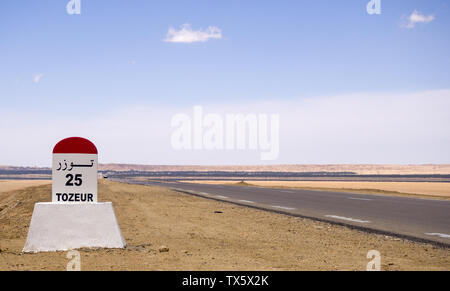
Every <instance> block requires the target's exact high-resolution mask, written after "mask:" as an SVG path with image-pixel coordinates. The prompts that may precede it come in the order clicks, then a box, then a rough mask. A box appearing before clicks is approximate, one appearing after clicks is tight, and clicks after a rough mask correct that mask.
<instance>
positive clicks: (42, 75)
mask: <svg viewBox="0 0 450 291" xmlns="http://www.w3.org/2000/svg"><path fill="white" fill-rule="evenodd" d="M42 77H44V74H33V82H35V83H36V84H37V83H39V81H40V80H41V79H42Z"/></svg>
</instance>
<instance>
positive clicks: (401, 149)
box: [0, 89, 450, 165]
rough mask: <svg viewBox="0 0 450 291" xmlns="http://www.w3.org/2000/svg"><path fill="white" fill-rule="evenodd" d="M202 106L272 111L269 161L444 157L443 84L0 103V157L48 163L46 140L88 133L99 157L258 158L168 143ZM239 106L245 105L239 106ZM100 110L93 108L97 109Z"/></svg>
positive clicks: (446, 98) (144, 160)
mask: <svg viewBox="0 0 450 291" xmlns="http://www.w3.org/2000/svg"><path fill="white" fill-rule="evenodd" d="M193 105H202V106H203V108H204V114H205V115H206V114H209V113H217V114H220V115H221V116H224V115H225V114H227V113H232V114H236V113H242V114H249V113H255V114H260V113H261V114H270V113H278V114H279V116H280V151H279V157H278V159H277V160H274V161H271V162H270V163H272V164H284V163H286V164H293V163H304V164H316V163H319V164H324V163H329V164H334V163H337V164H339V163H351V164H360V163H379V164H384V163H393V164H409V163H411V164H425V163H450V152H449V150H448V149H449V148H450V129H449V126H448V125H449V124H450V114H448V112H449V110H450V89H449V90H439V91H426V92H415V93H403V94H398V93H395V94H389V93H359V94H345V95H338V96H323V97H314V98H298V99H296V100H290V101H288V100H272V101H255V100H254V101H247V102H239V101H224V102H222V103H218V102H205V103H200V104H192V106H180V105H176V104H174V105H164V106H162V105H158V106H157V105H149V104H140V105H139V106H138V105H136V106H135V107H126V106H124V107H123V108H117V109H116V110H108V111H103V112H102V114H99V115H95V116H94V115H92V116H88V115H86V116H76V117H75V116H66V115H64V110H56V109H53V111H52V113H53V114H49V113H48V112H43V111H42V112H40V111H38V110H36V109H30V110H29V112H26V111H25V110H23V111H18V110H11V109H8V108H4V107H0V116H2V118H1V119H0V132H1V133H2V139H3V140H5V141H7V142H1V143H0V165H5V164H9V165H50V161H51V150H52V147H53V146H54V145H55V144H56V143H57V142H58V141H59V140H61V139H63V138H65V137H68V136H84V137H86V138H89V139H91V140H92V141H93V142H94V143H95V144H96V145H97V147H98V149H99V152H100V156H99V159H100V162H102V163H109V162H121V163H138V164H216V165H217V164H261V160H260V151H258V150H257V151H254V150H253V151H251V150H244V151H237V150H236V151H235V150H227V151H225V150H222V151H221V150H212V151H207V150H197V151H195V150H192V151H176V150H174V149H173V148H172V146H171V134H172V132H173V128H171V118H172V116H173V115H174V114H177V113H185V114H187V115H189V116H193ZM244 108H246V109H244ZM100 111H101V110H100Z"/></svg>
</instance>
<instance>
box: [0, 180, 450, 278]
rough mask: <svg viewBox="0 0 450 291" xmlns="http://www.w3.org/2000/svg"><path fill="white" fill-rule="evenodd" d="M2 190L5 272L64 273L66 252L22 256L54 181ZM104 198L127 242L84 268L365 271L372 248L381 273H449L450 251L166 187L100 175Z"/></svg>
mask: <svg viewBox="0 0 450 291" xmlns="http://www.w3.org/2000/svg"><path fill="white" fill-rule="evenodd" d="M0 187H1V184H0ZM4 193H7V197H6V198H7V199H6V200H4V202H5V203H3V202H0V205H1V207H3V208H2V210H1V211H0V270H65V268H66V265H67V263H68V259H66V253H65V252H56V253H38V254H22V253H21V250H22V248H23V246H24V244H25V240H26V236H27V232H28V225H29V223H30V219H31V214H32V210H33V206H34V203H36V202H39V201H50V200H51V186H50V185H44V186H39V187H31V188H26V189H22V190H15V191H9V192H4ZM5 195H6V194H5ZM99 197H100V199H101V200H103V201H112V202H113V205H114V208H115V211H116V215H117V218H118V220H119V223H120V226H121V229H122V232H123V235H124V237H125V239H126V241H127V243H128V247H127V248H126V249H124V250H112V249H108V250H107V249H104V250H81V258H82V262H81V263H82V269H83V270H365V268H366V265H367V263H368V259H367V258H366V255H367V252H368V251H369V250H373V249H374V250H378V251H380V253H381V255H382V269H383V270H450V250H449V249H441V248H437V247H434V246H431V245H427V244H419V243H413V242H409V241H404V240H400V239H395V238H391V237H385V236H382V235H373V234H367V233H363V232H360V231H355V230H350V229H347V228H345V227H341V226H334V225H330V224H327V223H319V222H314V221H311V220H307V219H301V218H295V217H289V216H285V215H280V214H275V213H271V212H266V211H261V210H256V209H250V208H245V207H240V206H236V205H231V204H226V203H223V202H218V201H212V200H207V199H204V198H199V197H194V196H189V195H186V194H181V193H176V192H173V191H170V190H168V189H165V188H158V187H150V186H140V185H126V184H121V183H116V182H111V181H105V180H102V181H100V184H99ZM5 206H6V207H5ZM163 245H164V246H167V247H168V248H169V251H168V252H159V248H160V247H161V246H163Z"/></svg>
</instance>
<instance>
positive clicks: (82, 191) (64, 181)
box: [52, 137, 98, 203]
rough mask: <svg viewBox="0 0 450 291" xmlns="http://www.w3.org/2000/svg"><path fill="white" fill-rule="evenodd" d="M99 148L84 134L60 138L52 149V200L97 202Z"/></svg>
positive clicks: (61, 201) (60, 201)
mask: <svg viewBox="0 0 450 291" xmlns="http://www.w3.org/2000/svg"><path fill="white" fill-rule="evenodd" d="M97 165H98V152H97V148H96V147H95V145H94V144H93V143H92V142H90V141H89V140H87V139H84V138H81V137H71V138H67V139H64V140H62V141H60V142H59V143H58V144H57V145H56V146H55V148H54V149H53V166H52V202H58V203H72V202H85V203H89V202H94V203H95V202H97V177H98V175H97Z"/></svg>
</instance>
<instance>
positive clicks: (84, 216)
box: [23, 202, 126, 253]
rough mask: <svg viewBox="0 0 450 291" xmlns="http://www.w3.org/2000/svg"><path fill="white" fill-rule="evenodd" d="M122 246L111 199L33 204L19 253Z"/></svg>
mask: <svg viewBox="0 0 450 291" xmlns="http://www.w3.org/2000/svg"><path fill="white" fill-rule="evenodd" d="M125 246H126V243H125V239H124V238H123V236H122V232H121V231H120V227H119V224H118V222H117V218H116V215H115V213H114V209H113V206H112V203H111V202H103V203H36V204H35V205H34V211H33V217H32V218H31V224H30V229H29V231H28V237H27V242H26V243H25V247H24V249H23V252H25V253H37V252H54V251H67V250H72V249H80V248H124V247H125Z"/></svg>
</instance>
